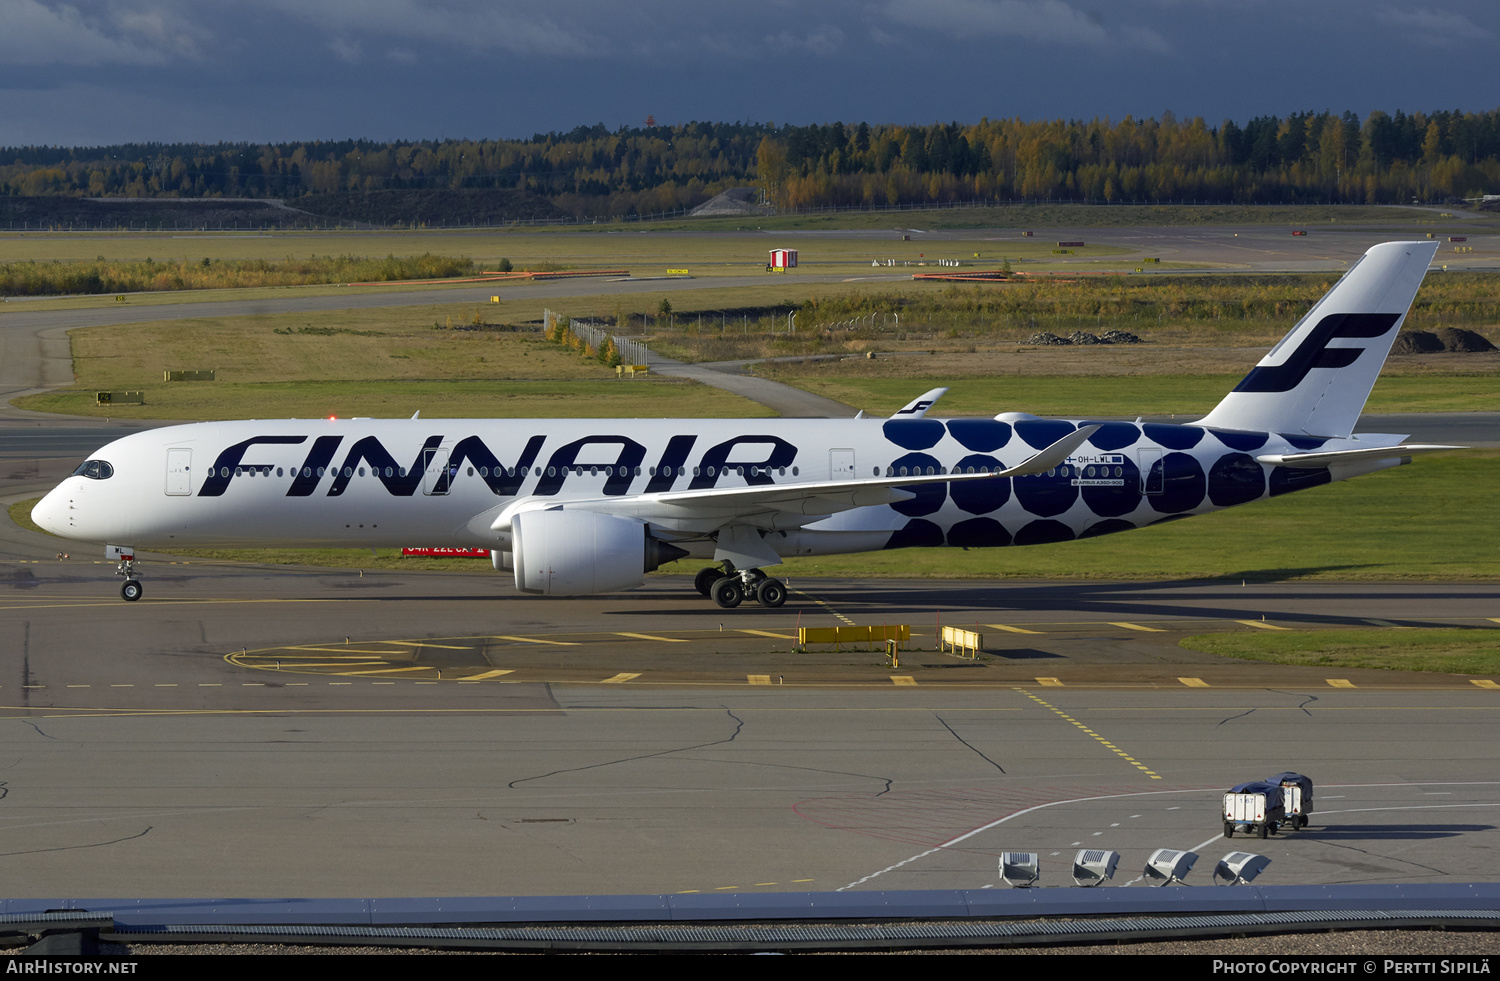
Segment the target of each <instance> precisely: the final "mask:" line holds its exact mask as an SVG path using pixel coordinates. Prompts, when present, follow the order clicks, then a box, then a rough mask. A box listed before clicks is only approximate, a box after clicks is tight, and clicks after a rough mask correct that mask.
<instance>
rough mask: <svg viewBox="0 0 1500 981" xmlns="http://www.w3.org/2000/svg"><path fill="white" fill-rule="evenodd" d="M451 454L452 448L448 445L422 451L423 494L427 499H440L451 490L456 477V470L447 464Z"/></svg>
mask: <svg viewBox="0 0 1500 981" xmlns="http://www.w3.org/2000/svg"><path fill="white" fill-rule="evenodd" d="M452 454H453V446H452V445H451V444H449V443H444V444H443V445H442V446H437V447H429V448H426V449H423V450H422V493H423V494H426V495H427V496H429V497H442V496H445V495H446V494H447V493H448V491H449V490H451V489H452V487H453V478H454V477H455V476H457V473H456V471H457V469H458V468H457V467H455V466H453V465H452V464H451V463H449V458H450V457H451V456H452Z"/></svg>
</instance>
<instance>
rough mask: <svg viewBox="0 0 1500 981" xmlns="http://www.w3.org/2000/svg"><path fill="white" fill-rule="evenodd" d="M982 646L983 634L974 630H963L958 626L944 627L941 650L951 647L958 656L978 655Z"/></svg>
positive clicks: (974, 656) (973, 656)
mask: <svg viewBox="0 0 1500 981" xmlns="http://www.w3.org/2000/svg"><path fill="white" fill-rule="evenodd" d="M982 647H984V635H983V634H981V633H979V632H978V631H975V630H963V629H961V628H959V627H944V628H943V639H942V650H944V651H948V650H949V649H951V650H952V651H953V653H954V654H957V655H959V656H960V657H972V658H977V657H979V651H980V649H981V648H982Z"/></svg>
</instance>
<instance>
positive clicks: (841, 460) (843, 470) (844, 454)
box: [828, 449, 854, 480]
mask: <svg viewBox="0 0 1500 981" xmlns="http://www.w3.org/2000/svg"><path fill="white" fill-rule="evenodd" d="M828 479H829V480H853V479H854V451H853V450H848V449H837V450H829V451H828Z"/></svg>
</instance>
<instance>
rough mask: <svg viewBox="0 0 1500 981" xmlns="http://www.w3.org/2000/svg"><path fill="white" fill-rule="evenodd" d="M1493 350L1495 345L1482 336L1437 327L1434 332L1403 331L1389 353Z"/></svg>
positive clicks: (1462, 352) (1458, 328) (1471, 332)
mask: <svg viewBox="0 0 1500 981" xmlns="http://www.w3.org/2000/svg"><path fill="white" fill-rule="evenodd" d="M1493 350H1495V345H1493V344H1491V343H1490V342H1489V340H1488V338H1486V337H1485V336H1484V335H1483V334H1479V333H1475V332H1474V331H1472V330H1464V329H1463V328H1462V327H1439V328H1437V329H1436V330H1403V331H1402V332H1401V333H1400V334H1397V335H1396V343H1395V345H1393V346H1392V348H1391V353H1393V354H1439V353H1441V352H1445V351H1447V352H1453V353H1456V354H1478V353H1480V352H1483V351H1493Z"/></svg>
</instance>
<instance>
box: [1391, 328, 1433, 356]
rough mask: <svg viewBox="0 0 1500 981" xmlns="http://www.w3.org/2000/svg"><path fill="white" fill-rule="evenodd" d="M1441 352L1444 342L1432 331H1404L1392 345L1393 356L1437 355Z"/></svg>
mask: <svg viewBox="0 0 1500 981" xmlns="http://www.w3.org/2000/svg"><path fill="white" fill-rule="evenodd" d="M1441 350H1443V342H1442V341H1440V340H1438V339H1437V338H1436V337H1435V336H1433V333H1432V331H1430V330H1403V331H1402V332H1401V333H1399V334H1397V335H1396V343H1395V344H1393V345H1391V353H1392V354H1436V353H1437V352H1439V351H1441Z"/></svg>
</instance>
